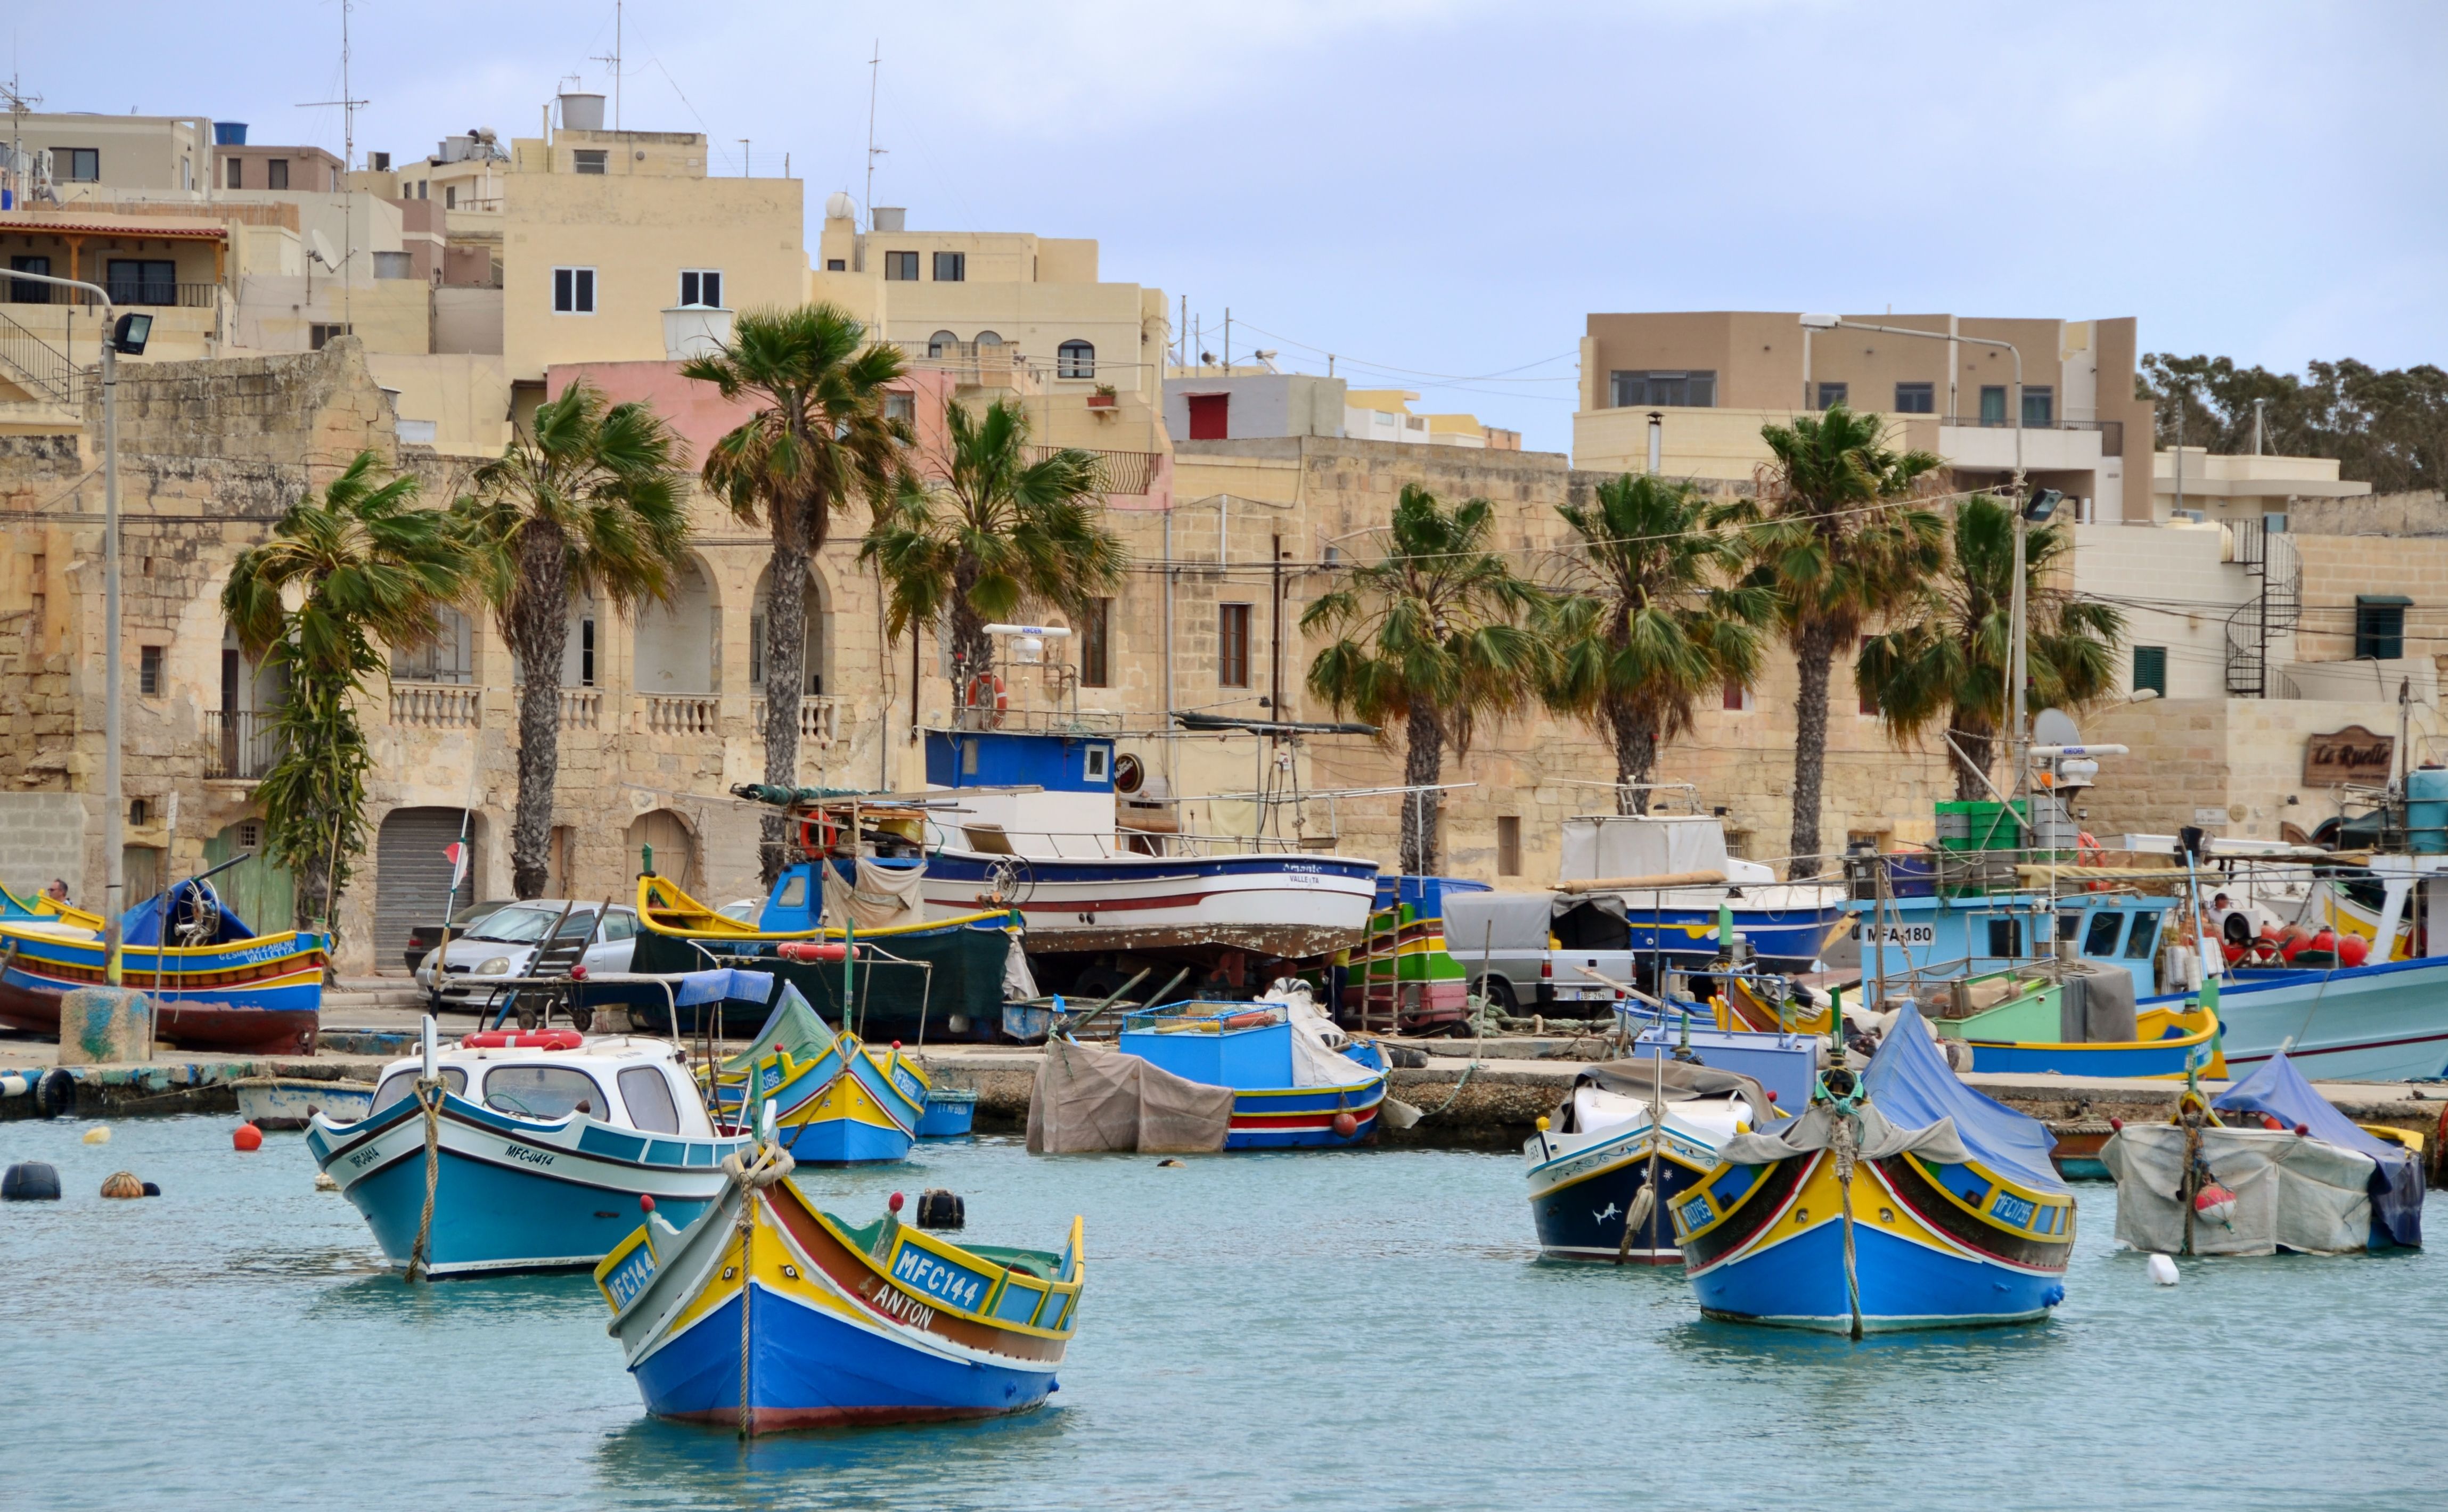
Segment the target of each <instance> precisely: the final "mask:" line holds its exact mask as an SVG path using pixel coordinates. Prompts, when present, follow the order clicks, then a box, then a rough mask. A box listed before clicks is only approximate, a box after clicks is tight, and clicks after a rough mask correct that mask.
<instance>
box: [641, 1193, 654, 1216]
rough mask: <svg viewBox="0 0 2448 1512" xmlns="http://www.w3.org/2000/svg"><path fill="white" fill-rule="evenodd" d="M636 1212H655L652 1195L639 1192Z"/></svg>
mask: <svg viewBox="0 0 2448 1512" xmlns="http://www.w3.org/2000/svg"><path fill="white" fill-rule="evenodd" d="M638 1211H639V1212H641V1213H652V1212H654V1211H655V1198H654V1195H653V1194H652V1193H648V1192H641V1193H639V1194H638Z"/></svg>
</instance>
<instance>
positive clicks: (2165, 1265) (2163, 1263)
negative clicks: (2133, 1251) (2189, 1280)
mask: <svg viewBox="0 0 2448 1512" xmlns="http://www.w3.org/2000/svg"><path fill="white" fill-rule="evenodd" d="M2151 1279H2152V1281H2153V1282H2155V1283H2157V1284H2158V1285H2160V1286H2174V1285H2175V1284H2176V1262H2175V1261H2173V1260H2171V1259H2170V1258H2169V1257H2168V1256H2166V1255H2164V1254H2154V1255H2152V1256H2151Z"/></svg>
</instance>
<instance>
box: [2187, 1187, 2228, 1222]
mask: <svg viewBox="0 0 2448 1512" xmlns="http://www.w3.org/2000/svg"><path fill="white" fill-rule="evenodd" d="M2193 1213H2194V1215H2196V1216H2198V1217H2200V1218H2201V1219H2202V1220H2203V1221H2204V1222H2206V1223H2215V1224H2218V1225H2219V1226H2220V1227H2222V1228H2232V1227H2233V1226H2234V1225H2233V1224H2232V1223H2231V1222H2230V1221H2229V1220H2230V1219H2232V1218H2233V1217H2234V1216H2235V1194H2234V1193H2232V1192H2230V1191H2228V1189H2227V1188H2225V1187H2223V1186H2221V1185H2219V1184H2218V1183H2217V1182H2215V1181H2213V1182H2211V1183H2210V1184H2209V1185H2208V1186H2206V1187H2204V1188H2202V1189H2201V1190H2200V1191H2199V1192H2196V1193H2194V1194H2193Z"/></svg>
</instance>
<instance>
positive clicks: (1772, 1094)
mask: <svg viewBox="0 0 2448 1512" xmlns="http://www.w3.org/2000/svg"><path fill="white" fill-rule="evenodd" d="M1768 1100H1769V1101H1770V1102H1774V1101H1776V1093H1775V1092H1774V1091H1770V1092H1769V1095H1768Z"/></svg>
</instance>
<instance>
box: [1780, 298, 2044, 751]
mask: <svg viewBox="0 0 2448 1512" xmlns="http://www.w3.org/2000/svg"><path fill="white" fill-rule="evenodd" d="M1949 323H1950V324H1952V322H1949ZM1802 329H1803V334H1804V336H1805V338H1806V341H1807V337H1808V335H1809V333H1811V332H1813V331H1836V330H1844V331H1875V332H1878V333H1880V334H1882V335H1891V336H1919V337H1921V338H1922V340H1924V341H1944V342H1947V343H1949V344H1950V345H1951V344H1952V343H1955V342H1958V341H1969V342H1972V343H1973V344H1974V345H1976V346H1983V347H2003V348H2005V349H2006V354H2007V355H2008V356H2010V357H2012V358H2014V359H2015V391H2014V394H2013V396H2012V400H2011V402H2012V404H2013V407H2014V409H2013V413H2014V419H2015V482H2014V486H2013V488H2012V489H2011V490H2010V491H2011V492H2012V493H2013V494H2014V496H2015V506H2014V507H2015V585H2014V608H2013V611H2012V612H2011V614H2010V615H2009V617H2008V619H2009V622H2010V632H2011V637H2012V641H2013V644H2014V647H2015V650H2014V660H2013V665H2012V667H2011V669H2010V670H2009V672H2008V678H2009V679H2010V680H2011V681H2012V682H2013V684H2014V687H2013V692H2012V695H2011V697H2012V704H2011V708H2012V711H2013V712H2012V713H2011V714H2010V715H2009V716H2008V721H2009V734H2010V738H2011V741H2012V743H2013V746H2014V751H2015V780H2014V782H2013V784H2012V785H2011V786H2010V787H2009V789H2008V791H2009V792H2010V793H2019V792H2020V791H2022V787H2023V783H2024V782H2025V780H2026V779H2027V777H2028V775H2029V773H2028V770H2027V769H2028V768H2029V767H2030V766H2031V750H2032V741H2031V734H2030V732H2029V731H2028V730H2026V729H2025V728H2024V725H2023V713H2024V711H2023V683H2024V679H2025V678H2026V676H2027V675H2028V670H2029V669H2028V667H2027V665H2026V652H2027V642H2028V639H2029V638H2028V636H2027V635H2026V633H2025V632H2026V626H2025V625H2024V623H2023V620H2024V614H2025V605H2024V603H2023V532H2024V529H2025V526H2026V524H2027V522H2026V521H2025V519H2024V517H2023V354H2022V352H2021V351H2020V350H2019V349H2018V348H2017V347H2016V345H2015V343H2013V342H2012V341H2000V340H1999V339H1998V338H1997V337H1996V336H1971V335H1963V334H1961V333H1960V332H1950V331H1916V330H1914V329H1913V328H1912V327H1910V326H1890V325H1873V324H1871V323H1870V322H1868V321H1866V320H1847V319H1846V318H1844V317H1843V316H1832V315H1806V316H1803V317H1802ZM1804 350H1805V351H1806V352H1807V351H1808V348H1807V345H1806V347H1805V349H1804ZM1806 362H1807V358H1806ZM1809 386H1810V374H1809V373H1808V372H1807V370H1806V371H1805V373H1803V387H1804V389H1806V390H1807V389H1808V388H1809ZM1954 388H1955V381H1954V374H1952V373H1949V374H1948V375H1947V390H1948V392H1954ZM1806 402H1809V401H1808V400H1807V399H1806ZM1947 418H1948V419H1950V420H1952V419H1954V418H1956V417H1955V416H1954V415H1948V416H1947Z"/></svg>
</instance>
